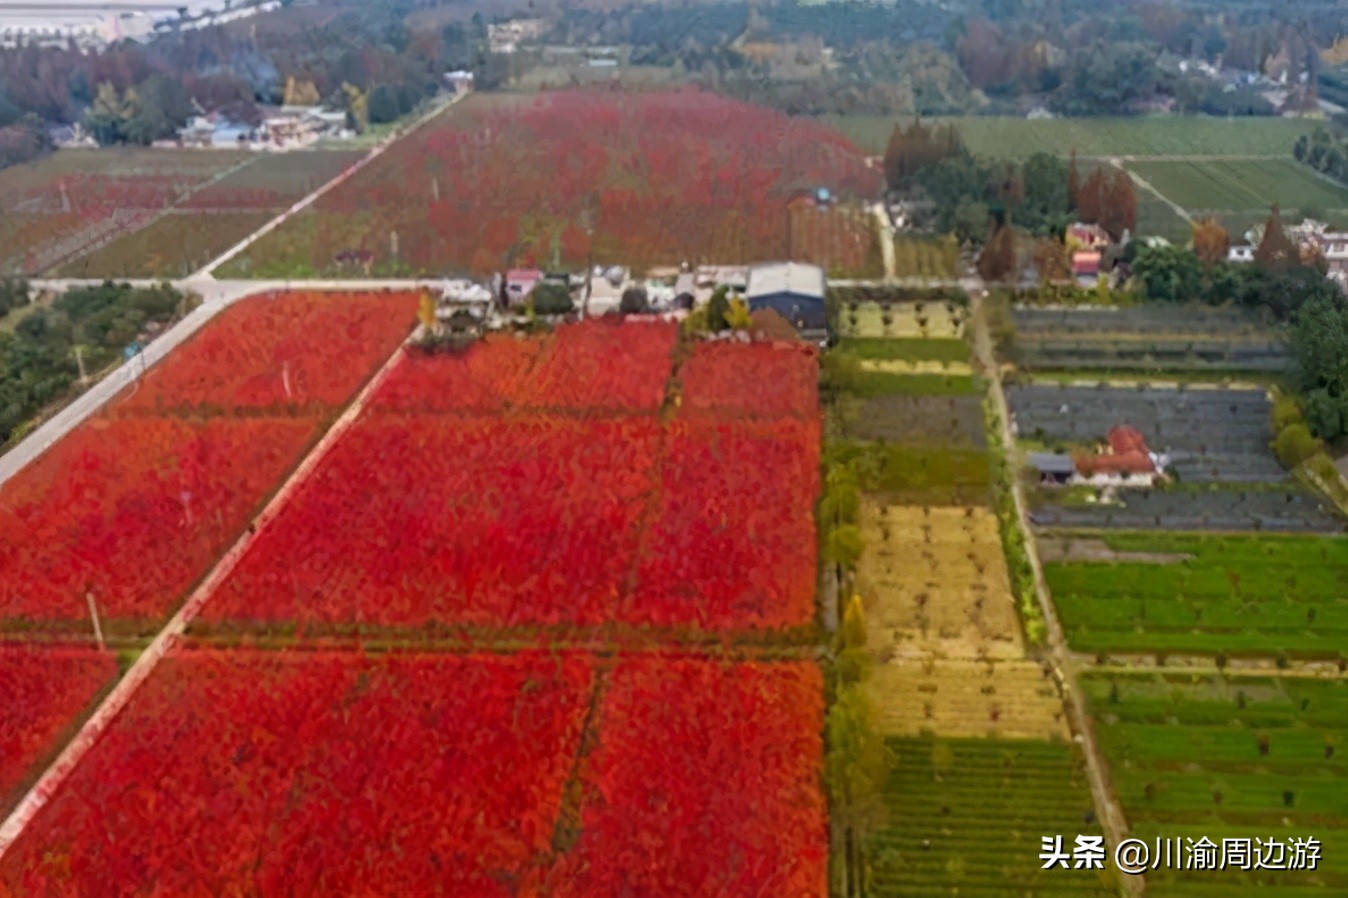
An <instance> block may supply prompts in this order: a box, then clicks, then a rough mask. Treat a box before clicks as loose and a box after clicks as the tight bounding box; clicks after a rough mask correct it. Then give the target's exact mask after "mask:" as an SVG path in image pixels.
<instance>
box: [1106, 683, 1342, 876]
mask: <svg viewBox="0 0 1348 898" xmlns="http://www.w3.org/2000/svg"><path fill="white" fill-rule="evenodd" d="M1082 686H1083V689H1084V690H1085V693H1086V696H1087V698H1088V701H1089V704H1090V706H1091V709H1092V712H1093V714H1094V715H1095V718H1096V732H1097V733H1098V736H1099V742H1100V747H1101V750H1102V752H1103V754H1104V755H1105V757H1106V759H1107V763H1108V764H1109V767H1110V772H1111V774H1112V776H1113V779H1114V783H1115V787H1116V789H1117V791H1118V796H1119V799H1120V801H1121V802H1122V804H1123V808H1124V813H1125V814H1126V816H1127V818H1128V823H1129V825H1130V828H1131V830H1132V835H1134V836H1136V837H1138V838H1142V839H1146V840H1148V841H1150V840H1153V839H1155V838H1156V837H1158V836H1159V837H1170V838H1175V837H1187V838H1191V839H1199V838H1201V837H1207V838H1208V839H1211V840H1213V841H1214V842H1216V843H1217V844H1218V845H1219V846H1220V845H1221V844H1222V840H1223V839H1227V838H1230V839H1241V838H1243V839H1250V838H1253V837H1258V838H1261V839H1269V838H1274V839H1279V840H1286V839H1290V838H1294V837H1298V836H1300V837H1313V838H1315V839H1318V840H1320V842H1321V844H1322V846H1323V848H1322V851H1321V858H1320V863H1319V865H1318V869H1317V870H1316V871H1314V872H1310V871H1305V870H1301V871H1297V870H1268V869H1264V870H1252V871H1242V870H1240V869H1236V868H1230V869H1225V870H1189V871H1185V870H1175V869H1161V870H1153V871H1150V872H1148V874H1147V886H1148V888H1147V891H1148V893H1149V894H1157V895H1197V894H1212V895H1218V894H1227V895H1229V894H1233V893H1235V892H1245V891H1250V890H1254V889H1256V888H1259V889H1260V890H1261V891H1269V890H1272V891H1273V893H1276V894H1288V895H1301V894H1306V895H1337V894H1343V893H1344V892H1345V891H1348V791H1345V790H1344V788H1343V783H1344V781H1345V779H1346V778H1348V760H1346V759H1345V754H1344V751H1343V746H1344V744H1345V742H1348V684H1346V683H1344V682H1343V681H1329V682H1326V681H1315V680H1306V679H1300V678H1291V677H1289V678H1281V679H1256V678H1241V677H1232V678H1229V679H1226V678H1222V677H1205V676H1182V677H1181V676H1160V675H1154V674H1152V675H1147V674H1139V675H1127V674H1106V673H1098V674H1092V675H1088V676H1087V677H1085V678H1083V681H1082Z"/></svg>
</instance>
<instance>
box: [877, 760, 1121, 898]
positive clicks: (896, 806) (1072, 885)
mask: <svg viewBox="0 0 1348 898" xmlns="http://www.w3.org/2000/svg"><path fill="white" fill-rule="evenodd" d="M887 742H888V744H889V746H890V748H891V749H892V750H893V751H894V753H895V755H896V756H897V760H896V763H895V765H894V770H893V773H892V775H891V777H890V780H889V783H888V785H887V787H886V789H885V799H886V802H887V804H888V805H889V808H890V821H889V825H888V826H887V827H886V828H885V829H884V830H883V831H881V832H880V833H879V834H878V835H877V836H876V837H875V838H874V839H873V845H872V849H873V857H874V865H873V872H872V887H871V889H870V894H873V895H881V896H889V895H893V896H931V898H935V896H956V895H958V896H962V898H963V896H973V898H1001V896H1005V895H1008V894H1015V895H1021V896H1031V898H1043V896H1054V898H1069V896H1072V898H1080V896H1099V898H1104V896H1112V895H1116V894H1117V888H1116V887H1115V886H1114V885H1113V881H1112V879H1111V877H1112V875H1113V874H1112V871H1103V870H1062V869H1053V870H1043V869H1040V866H1041V865H1040V861H1039V860H1038V857H1039V850H1040V839H1041V838H1042V837H1043V836H1044V835H1046V834H1063V833H1072V834H1080V835H1091V834H1095V835H1099V833H1100V829H1099V827H1098V826H1097V825H1096V824H1095V812H1094V810H1093V809H1092V805H1091V797H1090V791H1089V788H1088V786H1087V782H1086V776H1085V773H1084V771H1083V765H1082V762H1081V759H1080V758H1079V756H1077V754H1076V753H1075V751H1074V750H1073V749H1072V747H1071V746H1070V745H1069V744H1067V743H1064V742H1059V741H1048V740H1014V739H964V738H947V737H944V736H939V735H937V736H911V737H903V738H891V739H889V740H887ZM1069 841H1070V840H1069Z"/></svg>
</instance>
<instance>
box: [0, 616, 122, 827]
mask: <svg viewBox="0 0 1348 898" xmlns="http://www.w3.org/2000/svg"><path fill="white" fill-rule="evenodd" d="M116 675H117V659H116V658H115V657H113V656H112V655H111V654H109V653H107V652H100V651H97V650H95V649H92V648H84V647H72V646H60V645H41V646H30V645H22V644H18V643H0V696H4V701H3V702H2V703H0V816H2V815H4V814H6V813H8V812H9V809H10V807H11V805H12V804H13V801H14V799H16V798H17V797H18V795H17V793H18V791H19V790H20V789H21V788H22V787H23V786H24V785H26V784H27V781H28V780H29V779H30V778H31V777H33V776H35V775H36V773H37V770H38V768H39V767H40V765H41V763H42V762H44V761H46V760H48V759H49V758H50V757H52V756H53V755H55V754H56V752H57V751H58V750H59V748H60V744H61V737H62V736H63V735H64V734H65V733H66V732H68V731H69V730H71V729H72V728H73V727H74V725H75V724H76V722H77V720H78V718H79V717H80V715H81V714H82V712H83V711H84V710H85V709H86V708H88V707H89V704H90V703H91V702H92V701H93V699H94V698H95V697H96V696H97V695H98V693H99V691H100V690H102V689H103V688H104V687H105V686H106V685H107V684H109V683H111V682H112V680H113V679H114V678H115V677H116Z"/></svg>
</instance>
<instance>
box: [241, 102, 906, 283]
mask: <svg viewBox="0 0 1348 898" xmlns="http://www.w3.org/2000/svg"><path fill="white" fill-rule="evenodd" d="M557 160H563V163H562V164H561V165H560V167H559V165H558V163H557ZM880 180H881V177H880V173H879V172H878V171H876V170H874V169H872V168H870V167H868V166H867V165H866V157H865V155H864V154H863V153H862V152H861V151H859V150H858V149H857V148H856V147H854V146H852V144H851V143H849V142H848V141H847V140H846V138H844V137H842V136H841V135H839V134H837V133H836V132H833V131H831V130H829V129H827V128H824V127H822V126H819V125H816V124H813V123H811V122H808V121H804V120H800V119H791V118H788V117H787V116H784V115H781V114H779V113H776V112H773V111H770V110H766V109H762V108H759V107H756V106H751V105H748V104H744V103H740V102H737V101H734V100H730V99H726V98H722V97H716V96H713V95H710V94H706V93H702V92H699V91H696V90H683V91H676V92H668V91H645V92H640V93H613V92H611V91H603V90H563V91H551V92H544V93H538V94H528V95H510V94H495V95H477V96H472V97H469V98H468V99H467V100H465V101H464V102H462V103H459V104H456V105H455V107H454V108H452V109H450V110H447V111H446V112H445V113H444V114H442V115H441V116H440V117H438V118H437V119H436V120H435V121H433V122H431V123H429V124H427V125H426V126H424V127H421V128H419V129H417V130H416V131H415V132H414V133H412V134H411V135H409V136H407V137H406V138H404V139H402V140H399V141H398V142H396V143H395V144H393V145H392V146H391V147H390V148H389V150H388V152H387V153H385V154H384V155H383V156H382V157H380V159H378V160H377V161H375V162H374V163H372V164H371V165H369V166H367V167H366V168H364V169H363V170H362V171H361V172H359V173H358V174H357V175H356V176H355V177H353V178H351V180H350V181H348V182H346V183H345V184H343V185H342V186H341V187H339V188H337V189H335V190H333V191H332V192H331V193H329V194H327V195H326V196H324V197H323V198H322V199H321V200H320V201H319V202H318V203H317V204H316V205H315V207H314V208H313V209H311V210H308V211H306V212H305V213H304V214H302V215H299V216H296V218H295V219H293V220H292V221H290V222H288V223H287V224H286V225H285V226H283V227H281V228H279V229H278V230H277V231H276V232H275V233H273V234H270V235H268V236H267V237H265V238H263V239H262V240H261V241H260V242H259V243H258V244H257V245H256V246H254V247H252V248H251V249H250V250H249V251H248V253H247V254H246V255H245V256H244V257H242V258H240V259H238V260H236V261H235V262H233V263H231V264H230V265H229V266H227V269H226V271H227V274H228V275H229V276H245V277H259V276H269V275H297V274H324V275H344V274H350V273H351V269H350V268H349V267H344V266H343V265H342V263H341V261H340V259H341V258H343V257H346V256H348V255H349V254H350V253H353V252H355V253H361V254H369V257H370V259H371V271H372V272H374V273H376V274H391V273H414V272H425V273H443V272H446V271H466V272H470V273H473V274H475V275H486V274H488V273H490V272H492V271H496V270H500V269H501V268H502V267H505V266H506V265H507V263H509V264H512V265H524V266H529V265H551V266H553V267H569V268H575V267H582V266H587V265H590V264H596V263H597V264H624V265H631V266H633V267H635V268H636V269H637V270H643V269H645V268H648V267H650V266H653V265H662V264H676V263H678V262H680V261H683V260H688V261H691V262H694V263H696V262H698V261H714V262H717V263H722V264H735V263H748V262H755V261H762V260H763V259H772V258H789V257H790V256H791V255H792V252H791V251H792V249H793V236H797V237H798V241H795V242H799V244H800V245H801V246H802V247H803V250H802V251H804V252H809V253H811V254H815V253H817V254H818V255H817V256H816V261H818V262H820V263H821V264H823V266H824V267H825V268H826V269H829V270H831V271H835V272H839V273H843V272H846V273H857V274H866V273H868V272H871V273H873V272H874V271H875V258H876V256H877V253H876V252H874V250H873V248H874V247H875V243H876V241H875V235H874V229H873V227H869V224H870V223H869V222H865V221H861V220H858V221H856V222H853V221H852V220H851V218H849V217H848V216H847V214H846V213H844V212H842V211H839V212H834V213H827V215H825V214H824V213H819V214H818V215H816V217H815V218H805V219H803V220H798V222H797V227H795V228H793V227H792V222H791V211H790V201H791V200H792V199H793V198H794V197H796V196H798V195H799V194H800V193H801V192H803V191H805V190H811V191H813V190H815V189H817V188H819V187H827V188H828V189H829V190H830V191H831V192H832V193H833V194H835V195H837V196H839V197H841V198H842V200H843V201H844V203H846V202H848V201H849V200H851V199H852V198H857V197H864V198H869V197H871V196H873V195H874V194H875V192H876V191H877V190H878V189H879V186H880ZM810 211H811V212H814V210H810ZM395 238H396V239H395Z"/></svg>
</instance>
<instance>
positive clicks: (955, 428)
mask: <svg viewBox="0 0 1348 898" xmlns="http://www.w3.org/2000/svg"><path fill="white" fill-rule="evenodd" d="M847 433H848V436H851V437H855V438H856V439H860V440H878V441H881V442H888V443H943V444H947V445H957V446H966V447H974V448H979V449H981V448H982V447H984V446H985V445H986V444H987V437H986V435H985V434H984V431H983V408H982V404H981V403H980V402H979V400H978V397H977V396H973V395H964V396H930V395H928V396H921V395H916V396H915V395H904V394H888V395H883V396H876V397H875V398H873V399H868V400H865V401H864V402H862V403H860V404H859V405H858V407H857V409H856V411H855V412H854V413H853V414H852V416H851V417H850V419H849V420H848V422H847Z"/></svg>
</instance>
